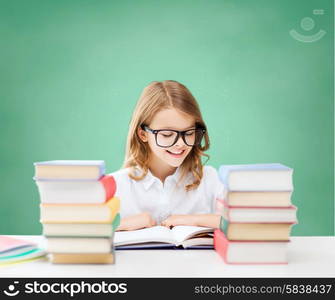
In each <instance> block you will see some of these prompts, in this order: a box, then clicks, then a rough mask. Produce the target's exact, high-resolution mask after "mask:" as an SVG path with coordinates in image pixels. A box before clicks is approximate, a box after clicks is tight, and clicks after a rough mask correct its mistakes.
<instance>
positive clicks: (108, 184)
mask: <svg viewBox="0 0 335 300" xmlns="http://www.w3.org/2000/svg"><path fill="white" fill-rule="evenodd" d="M100 182H101V184H102V186H103V187H104V189H105V194H106V198H105V201H107V200H108V199H111V198H113V196H114V195H115V192H116V182H115V179H114V177H113V176H111V175H106V176H103V177H102V178H101V179H100Z"/></svg>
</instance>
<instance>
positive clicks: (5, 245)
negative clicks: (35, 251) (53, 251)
mask: <svg viewBox="0 0 335 300" xmlns="http://www.w3.org/2000/svg"><path fill="white" fill-rule="evenodd" d="M31 247H34V248H35V247H36V244H34V243H31V242H27V241H24V240H21V239H17V238H13V237H10V236H4V235H1V236H0V256H1V255H3V254H6V255H7V254H8V253H9V252H12V251H17V250H19V249H23V248H31ZM25 250H26V249H25Z"/></svg>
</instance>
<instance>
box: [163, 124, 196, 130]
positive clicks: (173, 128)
mask: <svg viewBox="0 0 335 300" xmlns="http://www.w3.org/2000/svg"><path fill="white" fill-rule="evenodd" d="M195 127H196V126H195V125H193V126H190V127H187V128H184V129H177V128H175V127H170V126H161V128H160V129H159V130H162V129H170V130H179V131H186V130H189V129H194V128H195Z"/></svg>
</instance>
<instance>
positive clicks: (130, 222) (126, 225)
mask: <svg viewBox="0 0 335 300" xmlns="http://www.w3.org/2000/svg"><path fill="white" fill-rule="evenodd" d="M155 225H156V221H155V220H154V219H153V218H152V216H151V215H150V214H149V213H147V212H144V213H141V214H138V215H134V216H130V217H125V218H122V219H121V224H120V226H119V227H118V228H117V231H119V230H136V229H141V228H148V227H152V226H155Z"/></svg>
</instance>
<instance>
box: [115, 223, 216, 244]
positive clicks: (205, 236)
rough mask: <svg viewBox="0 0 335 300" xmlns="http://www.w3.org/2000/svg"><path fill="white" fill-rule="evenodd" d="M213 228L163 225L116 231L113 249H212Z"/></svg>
mask: <svg viewBox="0 0 335 300" xmlns="http://www.w3.org/2000/svg"><path fill="white" fill-rule="evenodd" d="M213 232H214V229H213V228H208V227H198V226H175V227H173V228H172V229H169V228H167V227H165V226H153V227H150V228H144V229H138V230H132V231H117V232H115V235H114V246H115V249H146V248H193V249H197V248H200V249H213Z"/></svg>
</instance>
